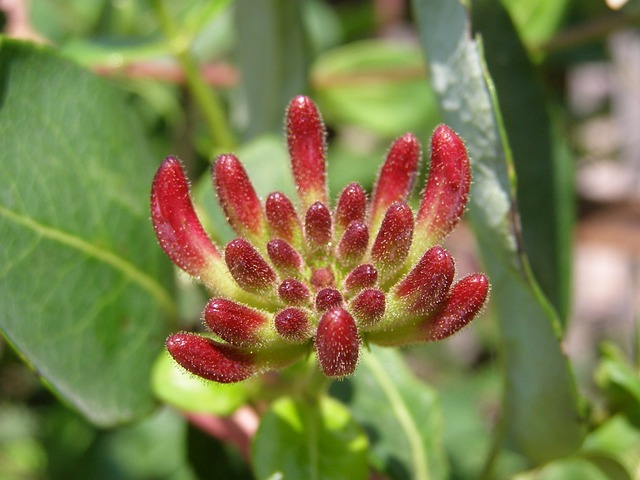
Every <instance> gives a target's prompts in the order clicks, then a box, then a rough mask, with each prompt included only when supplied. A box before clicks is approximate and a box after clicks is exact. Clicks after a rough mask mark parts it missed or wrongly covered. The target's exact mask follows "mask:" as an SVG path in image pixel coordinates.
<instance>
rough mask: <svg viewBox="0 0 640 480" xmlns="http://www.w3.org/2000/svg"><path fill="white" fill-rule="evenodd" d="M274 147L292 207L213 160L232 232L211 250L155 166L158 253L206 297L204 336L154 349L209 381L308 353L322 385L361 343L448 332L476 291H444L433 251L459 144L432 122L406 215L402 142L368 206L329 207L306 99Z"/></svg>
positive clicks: (442, 264)
mask: <svg viewBox="0 0 640 480" xmlns="http://www.w3.org/2000/svg"><path fill="white" fill-rule="evenodd" d="M286 125H287V145H288V148H289V154H290V157H291V169H292V173H293V177H294V181H295V184H296V187H297V193H298V199H297V200H298V201H297V202H293V201H291V200H290V199H289V198H288V197H287V196H286V195H284V194H282V193H280V192H273V193H271V194H269V195H268V196H267V198H266V199H265V200H264V202H263V200H261V199H260V197H259V196H258V194H257V193H256V191H255V189H254V187H253V185H252V183H251V181H250V179H249V177H248V175H247V173H246V171H245V169H244V167H243V166H242V163H241V162H240V160H238V159H237V158H236V157H235V156H234V155H232V154H225V155H220V156H218V157H217V158H216V160H215V161H214V163H213V166H212V178H213V185H214V189H215V191H216V194H217V197H218V200H219V202H220V204H221V206H222V208H223V210H224V212H225V214H226V216H227V219H228V221H229V224H230V225H231V227H232V228H233V229H234V230H235V232H236V234H237V235H238V236H237V238H235V239H234V240H232V241H231V242H229V243H228V244H227V245H226V247H224V249H220V248H219V247H218V246H217V245H215V244H214V243H212V241H211V240H210V239H209V237H208V235H207V234H206V232H205V230H204V228H203V227H202V225H201V224H200V222H199V220H198V217H197V215H196V212H195V209H194V207H193V204H192V202H191V198H190V195H189V186H188V182H187V179H186V176H185V174H184V172H183V170H182V166H181V165H180V162H179V161H178V160H177V159H176V158H175V157H167V158H166V159H165V160H164V162H163V163H162V165H161V166H160V168H159V169H158V172H157V174H156V176H155V178H154V180H153V187H152V194H151V217H152V221H153V226H154V229H155V232H156V235H157V237H158V240H159V242H160V245H161V247H162V248H163V250H164V251H165V252H166V253H167V255H168V256H169V257H170V258H171V260H173V262H174V263H175V264H176V265H177V266H178V267H180V268H181V269H183V270H184V271H186V272H187V273H188V274H189V275H191V276H192V277H194V278H195V279H196V280H198V281H199V282H201V283H202V284H204V286H205V287H207V288H208V289H209V291H210V292H211V294H212V298H211V299H210V300H209V302H208V303H207V305H206V306H205V308H204V311H203V313H202V319H203V322H204V325H205V327H206V328H207V329H208V330H210V332H211V333H205V334H195V333H186V332H181V333H176V334H174V335H171V336H170V337H169V338H168V339H167V343H166V346H167V350H168V351H169V353H170V354H171V355H172V357H173V358H174V359H175V361H176V362H177V363H178V364H180V365H181V366H182V367H183V368H185V369H186V370H187V371H189V372H191V373H193V374H195V375H198V376H201V377H203V378H206V379H209V380H213V381H216V382H220V383H230V382H238V381H241V380H244V379H246V378H249V377H251V376H253V375H257V374H259V373H262V372H265V371H267V370H272V369H279V368H283V367H286V366H287V365H290V364H292V363H293V362H296V361H297V360H299V359H303V358H305V357H306V356H307V355H308V354H309V353H311V352H315V355H316V358H317V362H318V366H319V368H320V370H321V371H322V372H323V373H324V374H325V375H326V376H328V377H331V378H342V377H345V376H348V375H350V374H352V373H353V372H354V371H355V369H356V367H357V364H358V359H359V357H360V349H361V347H362V345H363V344H364V345H366V344H369V343H372V344H378V345H384V346H396V345H405V344H408V343H416V342H428V341H436V340H441V339H443V338H446V337H448V336H450V335H453V334H454V333H456V332H457V331H459V330H460V329H461V328H463V327H464V326H465V325H467V324H468V323H469V322H471V320H473V318H474V317H475V316H476V315H477V314H478V313H479V312H480V311H481V309H482V308H483V306H484V305H485V304H486V301H487V298H488V295H489V290H490V287H489V281H488V279H487V277H486V276H484V275H482V274H474V275H469V276H467V277H465V278H463V279H461V280H459V281H457V282H454V278H455V265H454V261H453V258H452V257H451V255H450V254H449V253H448V252H447V251H446V250H444V249H443V248H442V247H440V246H439V245H438V243H439V242H440V241H441V240H442V239H443V238H444V237H445V236H446V235H447V234H448V233H449V232H450V231H451V230H452V229H453V228H454V227H455V225H456V224H457V223H458V221H459V220H460V218H461V216H462V213H463V212H464V208H465V205H466V202H467V197H468V193H469V185H470V181H471V171H470V167H469V160H468V157H467V153H466V150H465V147H464V144H463V143H462V141H461V140H460V138H459V137H458V136H457V135H456V134H455V132H453V131H452V130H451V129H450V128H449V127H447V126H445V125H441V126H439V127H438V128H437V129H436V130H435V132H434V134H433V137H432V139H431V167H430V173H429V177H428V180H427V185H426V187H425V189H424V191H423V193H422V200H421V202H420V205H419V208H418V210H417V212H413V211H412V209H411V208H410V206H409V203H408V202H409V198H410V196H411V194H412V191H413V188H414V183H415V179H416V177H417V172H418V169H419V166H420V156H421V147H420V143H419V141H418V139H417V138H416V137H415V136H413V135H412V134H406V135H404V136H402V137H401V138H399V139H398V140H396V141H395V142H394V143H393V145H392V146H391V149H390V150H389V153H388V155H387V157H386V159H385V161H384V163H383V165H382V166H381V168H380V171H379V173H378V177H377V180H376V182H375V186H374V189H373V192H372V193H371V195H370V198H367V194H366V192H365V191H364V189H363V188H362V187H361V186H360V185H358V184H357V183H351V184H349V185H347V186H346V187H345V188H344V189H343V190H342V192H341V193H340V195H339V196H338V198H337V199H336V202H335V204H334V206H335V208H334V209H333V210H332V209H331V208H330V207H331V205H330V204H329V200H328V196H327V191H328V188H327V179H326V158H325V157H326V146H325V136H326V135H325V128H324V124H323V122H322V119H321V117H320V113H319V112H318V109H317V108H316V106H315V105H314V103H313V102H312V101H311V100H310V99H309V98H307V97H302V96H300V97H296V98H294V99H293V100H292V101H291V103H290V105H289V108H288V110H287V114H286Z"/></svg>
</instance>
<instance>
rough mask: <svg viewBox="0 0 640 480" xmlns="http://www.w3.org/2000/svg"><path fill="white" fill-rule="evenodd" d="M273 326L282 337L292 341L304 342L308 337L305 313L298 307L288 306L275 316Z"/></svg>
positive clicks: (307, 319) (308, 326)
mask: <svg viewBox="0 0 640 480" xmlns="http://www.w3.org/2000/svg"><path fill="white" fill-rule="evenodd" d="M275 327H276V330H277V332H278V333H279V334H280V335H282V337H284V338H286V339H287V340H290V341H293V342H304V341H305V340H308V339H309V338H310V333H309V330H310V325H309V318H308V316H307V313H306V312H305V311H304V310H301V309H299V308H293V307H288V308H285V309H284V310H282V311H280V312H278V313H277V314H276V316H275Z"/></svg>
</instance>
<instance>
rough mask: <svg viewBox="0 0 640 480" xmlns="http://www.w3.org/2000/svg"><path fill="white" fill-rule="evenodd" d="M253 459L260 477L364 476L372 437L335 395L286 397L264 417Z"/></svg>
mask: <svg viewBox="0 0 640 480" xmlns="http://www.w3.org/2000/svg"><path fill="white" fill-rule="evenodd" d="M252 461H253V467H254V471H255V473H256V477H257V478H258V479H273V478H309V479H316V480H322V479H326V480H339V479H345V480H358V479H365V478H367V472H368V470H367V437H366V436H365V435H364V433H363V432H362V431H361V430H360V427H359V426H358V425H357V424H356V423H355V422H354V420H353V418H352V417H351V414H350V413H349V410H347V409H346V408H345V407H344V406H343V405H342V404H341V403H340V402H338V401H336V400H334V399H332V398H329V397H322V398H320V399H319V400H318V402H317V403H316V402H311V401H308V400H302V399H293V398H289V397H283V398H280V399H279V400H277V401H276V402H274V403H273V404H272V405H271V408H270V409H269V410H268V411H267V413H266V414H265V415H264V416H263V418H262V421H261V422H260V427H259V428H258V432H257V433H256V436H255V437H254V441H253V446H252Z"/></svg>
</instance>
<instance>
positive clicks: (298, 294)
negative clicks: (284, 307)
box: [278, 278, 311, 305]
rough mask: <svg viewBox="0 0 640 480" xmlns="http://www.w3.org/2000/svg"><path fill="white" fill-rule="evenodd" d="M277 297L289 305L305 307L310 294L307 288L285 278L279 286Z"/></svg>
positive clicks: (300, 283) (302, 284) (291, 279)
mask: <svg viewBox="0 0 640 480" xmlns="http://www.w3.org/2000/svg"><path fill="white" fill-rule="evenodd" d="M278 295H280V298H281V299H282V300H283V301H284V302H286V303H288V304H290V305H307V304H308V303H309V300H310V299H311V292H309V289H308V288H307V286H306V285H305V284H304V283H302V282H299V281H298V280H295V279H293V278H287V279H286V280H284V281H283V282H282V283H281V284H280V286H279V287H278Z"/></svg>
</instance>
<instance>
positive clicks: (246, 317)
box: [203, 298, 269, 347]
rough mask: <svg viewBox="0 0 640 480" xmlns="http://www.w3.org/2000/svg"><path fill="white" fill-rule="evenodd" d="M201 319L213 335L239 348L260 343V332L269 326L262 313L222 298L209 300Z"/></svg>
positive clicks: (261, 339)
mask: <svg viewBox="0 0 640 480" xmlns="http://www.w3.org/2000/svg"><path fill="white" fill-rule="evenodd" d="M203 317H204V321H205V322H206V323H207V326H208V327H209V328H210V329H211V331H212V332H213V333H215V334H216V335H218V336H219V337H220V338H222V339H223V340H226V341H227V342H229V343H231V344H233V345H237V346H240V347H244V346H252V345H255V344H259V343H261V342H262V341H263V340H264V335H261V332H260V330H261V329H263V328H264V327H266V326H268V325H269V318H268V317H267V316H266V315H265V314H264V313H262V312H260V311H258V310H254V309H253V308H249V307H246V306H244V305H241V304H239V303H236V302H232V301H231V300H227V299H224V298H212V299H211V300H209V303H207V306H206V307H205V309H204V312H203Z"/></svg>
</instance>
